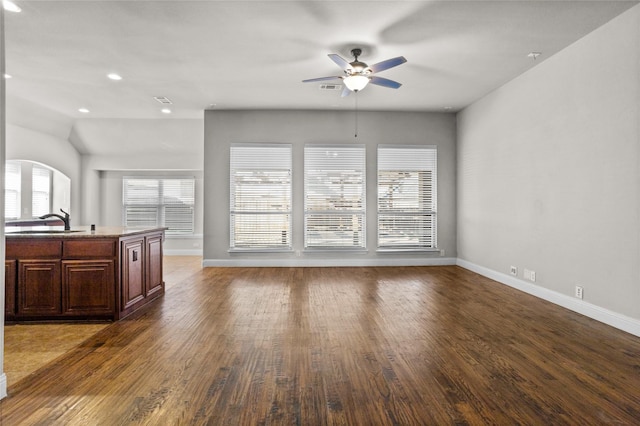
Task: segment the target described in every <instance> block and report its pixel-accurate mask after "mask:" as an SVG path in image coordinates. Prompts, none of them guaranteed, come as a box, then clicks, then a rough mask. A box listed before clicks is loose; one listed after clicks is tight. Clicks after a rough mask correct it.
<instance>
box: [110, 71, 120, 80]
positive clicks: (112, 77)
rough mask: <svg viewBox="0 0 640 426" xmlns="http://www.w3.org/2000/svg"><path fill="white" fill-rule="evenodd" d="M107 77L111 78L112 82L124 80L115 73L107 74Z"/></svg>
mask: <svg viewBox="0 0 640 426" xmlns="http://www.w3.org/2000/svg"><path fill="white" fill-rule="evenodd" d="M107 77H109V78H110V79H111V80H116V81H118V80H122V77H120V76H119V75H118V74H115V73H111V74H107Z"/></svg>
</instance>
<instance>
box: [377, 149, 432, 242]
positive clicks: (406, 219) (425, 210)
mask: <svg viewBox="0 0 640 426" xmlns="http://www.w3.org/2000/svg"><path fill="white" fill-rule="evenodd" d="M436 163H437V150H436V147H435V146H392V145H380V146H378V248H380V249H390V250H429V249H435V248H436V247H437V238H436V237H437V234H436V229H437V227H436V205H437V202H436V201H437V197H436V192H437V183H436V180H437V168H436Z"/></svg>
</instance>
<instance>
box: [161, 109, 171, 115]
mask: <svg viewBox="0 0 640 426" xmlns="http://www.w3.org/2000/svg"><path fill="white" fill-rule="evenodd" d="M160 111H162V112H163V113H164V114H171V110H170V109H169V108H162V109H161V110H160Z"/></svg>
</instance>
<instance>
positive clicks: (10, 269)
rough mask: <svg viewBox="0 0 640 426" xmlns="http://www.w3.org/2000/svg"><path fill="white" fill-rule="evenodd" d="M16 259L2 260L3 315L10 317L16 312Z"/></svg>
mask: <svg viewBox="0 0 640 426" xmlns="http://www.w3.org/2000/svg"><path fill="white" fill-rule="evenodd" d="M16 285H17V282H16V261H15V260H5V261H4V315H5V317H6V318H12V317H13V316H14V315H15V314H16Z"/></svg>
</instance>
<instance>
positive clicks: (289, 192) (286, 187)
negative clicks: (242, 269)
mask: <svg viewBox="0 0 640 426" xmlns="http://www.w3.org/2000/svg"><path fill="white" fill-rule="evenodd" d="M236 148H237V149H241V148H256V149H269V148H271V149H279V150H282V151H287V153H288V156H287V158H280V159H279V160H280V161H276V164H274V166H277V167H263V168H255V169H253V168H252V167H253V166H252V165H251V164H249V163H248V162H245V164H244V166H245V167H244V168H242V167H239V166H243V164H241V159H240V158H236V157H234V149H236ZM238 154H239V153H238ZM255 155H256V157H254V158H261V157H260V156H259V154H255ZM262 165H263V166H264V164H262ZM247 167H249V168H247ZM240 169H243V170H253V171H254V172H255V173H260V172H261V171H262V172H263V173H264V172H266V171H268V170H272V171H276V170H277V171H280V172H285V173H288V177H289V179H288V182H286V181H281V182H280V185H281V189H282V191H283V194H284V195H285V198H284V201H285V202H288V206H287V207H288V208H287V209H284V210H283V209H271V210H267V209H264V208H256V209H255V210H252V211H251V210H245V211H243V210H242V208H239V207H238V206H237V205H236V201H237V200H236V198H235V195H236V194H237V188H236V177H235V173H236V171H237V170H240ZM251 215H254V216H256V217H259V216H260V215H277V216H282V217H283V219H286V223H287V226H286V229H285V230H284V231H286V232H287V236H286V237H285V238H286V244H283V245H272V246H270V245H268V244H264V245H255V246H240V247H238V246H237V244H238V241H237V240H236V238H235V230H236V222H235V219H236V217H238V216H247V217H249V216H251ZM282 223H285V222H281V224H282ZM281 232H282V230H281ZM293 238H294V230H293V145H292V144H290V143H258V142H256V143H232V144H231V145H230V147H229V248H228V250H227V251H228V252H229V253H277V252H292V251H293Z"/></svg>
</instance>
